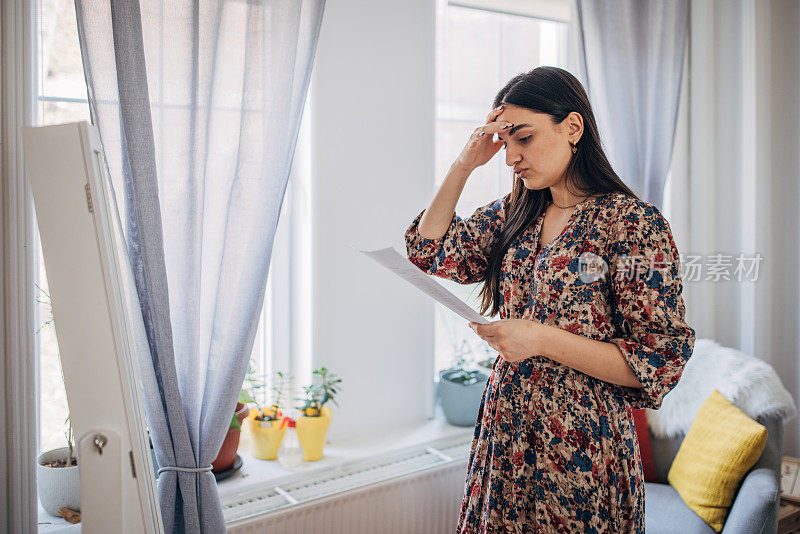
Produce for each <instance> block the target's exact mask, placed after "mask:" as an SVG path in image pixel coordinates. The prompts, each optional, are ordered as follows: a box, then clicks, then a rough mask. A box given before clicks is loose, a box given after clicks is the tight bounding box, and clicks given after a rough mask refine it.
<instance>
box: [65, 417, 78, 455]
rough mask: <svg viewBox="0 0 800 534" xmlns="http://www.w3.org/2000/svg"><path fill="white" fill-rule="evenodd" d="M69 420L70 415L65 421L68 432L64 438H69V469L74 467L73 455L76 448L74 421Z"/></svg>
mask: <svg viewBox="0 0 800 534" xmlns="http://www.w3.org/2000/svg"><path fill="white" fill-rule="evenodd" d="M69 418H70V416H69V415H68V416H67V418H66V420H65V421H64V424H65V425H67V431H66V432H65V433H64V437H66V438H67V447H69V454H68V455H67V467H71V466H72V454H73V452H74V447H75V445H74V442H75V436H74V435H73V433H72V421H70V420H69Z"/></svg>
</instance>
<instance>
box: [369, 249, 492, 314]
mask: <svg viewBox="0 0 800 534" xmlns="http://www.w3.org/2000/svg"><path fill="white" fill-rule="evenodd" d="M353 248H355V247H353ZM356 250H358V251H359V252H361V253H362V254H364V255H366V256H368V257H370V258H372V259H373V260H375V261H376V262H378V263H379V264H381V265H383V266H384V267H386V268H387V269H389V270H390V271H392V272H393V273H394V274H396V275H397V276H399V277H400V278H402V279H403V280H405V281H406V282H408V283H410V284H411V285H413V286H414V287H416V288H417V289H419V290H420V291H422V292H423V293H425V294H426V295H428V296H429V297H432V298H433V299H435V300H436V301H438V302H440V303H442V304H444V305H445V306H447V307H448V308H449V309H451V310H453V311H454V312H455V313H457V314H458V315H460V316H461V317H463V318H464V319H466V320H467V321H471V322H474V323H480V324H489V323H491V321H489V320H488V319H487V318H486V317H484V316H482V315H481V314H479V313H478V312H477V311H475V310H473V309H472V308H470V306H469V305H468V304H467V303H466V302H464V301H463V300H461V299H459V298H458V297H457V296H455V295H454V294H453V293H451V292H450V291H448V290H447V289H446V288H445V287H443V286H442V285H441V284H439V283H438V282H436V281H435V280H433V278H432V277H431V275H429V274H427V273H426V272H424V271H423V270H422V269H420V268H419V267H417V266H416V265H414V264H413V263H411V261H409V259H408V258H407V257H405V256H404V255H402V254H400V253H399V252H397V250H395V249H394V248H392V247H387V248H382V249H378V250H360V249H356Z"/></svg>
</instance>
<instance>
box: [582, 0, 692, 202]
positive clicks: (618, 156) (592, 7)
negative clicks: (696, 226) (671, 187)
mask: <svg viewBox="0 0 800 534" xmlns="http://www.w3.org/2000/svg"><path fill="white" fill-rule="evenodd" d="M575 2H576V4H575V8H576V15H577V16H576V22H575V24H576V28H575V29H576V31H575V36H576V39H575V45H576V46H577V54H578V68H577V71H578V72H576V73H575V74H576V76H577V77H578V78H579V79H580V80H581V82H582V83H583V84H584V86H585V87H586V90H587V92H588V94H589V98H590V100H591V102H592V107H593V109H594V113H595V117H596V119H597V122H598V127H599V129H600V135H601V137H602V139H603V143H604V145H605V148H606V151H607V154H608V157H609V160H610V161H611V164H612V166H613V167H614V170H616V172H617V174H618V175H619V177H620V178H621V179H622V180H623V181H624V182H625V183H626V184H628V185H629V186H630V187H631V188H632V189H633V190H634V191H636V193H637V194H638V195H639V196H640V197H641V198H642V199H643V200H646V201H648V202H650V203H652V204H654V205H655V206H657V207H658V208H661V207H662V199H663V194H664V184H665V183H666V180H667V172H668V171H669V165H670V159H671V157H672V147H673V143H674V138H675V125H676V122H677V116H678V101H679V97H680V88H681V76H682V73H683V61H684V57H685V50H686V39H687V35H688V29H689V2H688V0H674V1H670V2H648V1H642V0H575Z"/></svg>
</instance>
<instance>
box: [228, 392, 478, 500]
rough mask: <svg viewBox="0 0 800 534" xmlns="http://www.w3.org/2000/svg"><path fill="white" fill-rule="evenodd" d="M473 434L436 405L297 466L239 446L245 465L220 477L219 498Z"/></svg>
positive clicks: (332, 446)
mask: <svg viewBox="0 0 800 534" xmlns="http://www.w3.org/2000/svg"><path fill="white" fill-rule="evenodd" d="M473 434H474V427H457V426H453V425H450V424H448V423H447V422H446V421H445V419H444V415H443V414H442V412H441V408H440V407H439V406H438V404H437V406H436V412H435V416H434V418H433V419H428V420H425V421H421V422H418V423H412V424H408V425H405V426H402V427H398V428H395V429H393V430H391V431H388V432H386V431H384V432H381V433H380V435H376V436H359V437H358V438H354V439H348V440H346V441H345V440H342V441H337V442H326V445H325V455H324V457H323V458H322V459H321V460H318V461H316V462H302V465H301V466H300V467H299V468H297V469H291V470H289V469H285V468H284V467H283V466H282V465H281V464H280V463H279V462H277V461H269V460H259V459H257V458H253V457H252V456H250V454H249V453H248V452H247V451H246V450H245V449H246V447H242V446H240V448H239V456H241V458H242V461H243V465H242V468H241V469H240V470H239V472H237V473H236V474H235V475H233V476H232V477H231V478H228V479H225V480H221V481H220V482H219V483H218V484H217V487H218V489H219V494H220V500H221V501H222V504H223V506H224V505H225V504H226V503H227V502H230V501H233V500H235V499H236V498H237V497H239V496H241V495H242V494H247V493H250V492H252V491H256V490H263V489H265V488H271V487H274V486H280V485H283V484H291V483H297V482H299V481H303V480H309V479H313V478H314V477H315V476H319V475H322V474H325V473H328V472H330V471H331V470H335V469H341V468H343V467H346V466H347V465H348V463H350V462H352V461H361V460H364V459H367V458H380V457H381V456H384V455H391V454H394V453H400V452H402V451H404V450H405V449H412V448H415V447H419V446H423V445H427V444H430V443H431V442H435V441H442V440H460V439H463V440H470V439H471V438H472V436H473Z"/></svg>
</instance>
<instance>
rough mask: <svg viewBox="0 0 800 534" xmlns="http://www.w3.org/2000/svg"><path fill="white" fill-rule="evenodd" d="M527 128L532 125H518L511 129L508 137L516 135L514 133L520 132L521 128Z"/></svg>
mask: <svg viewBox="0 0 800 534" xmlns="http://www.w3.org/2000/svg"><path fill="white" fill-rule="evenodd" d="M526 126H530V124H517V125H516V126H514V127H513V128H511V129H510V130H509V131H508V135H514V132H516V131H517V130H519V129H520V128H524V127H526ZM498 135H499V134H498Z"/></svg>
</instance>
